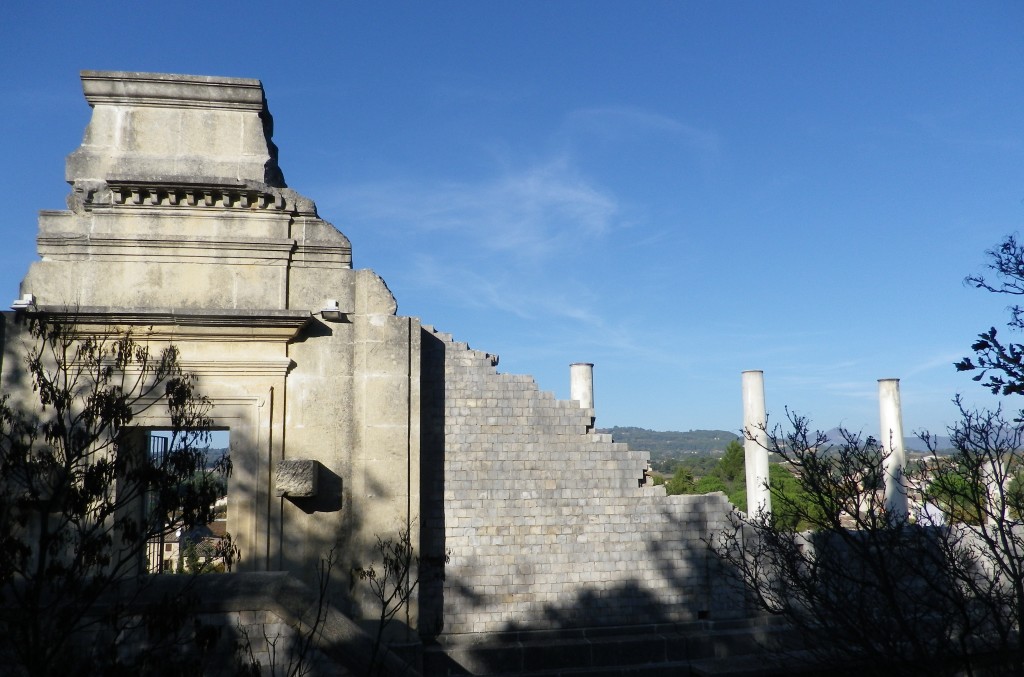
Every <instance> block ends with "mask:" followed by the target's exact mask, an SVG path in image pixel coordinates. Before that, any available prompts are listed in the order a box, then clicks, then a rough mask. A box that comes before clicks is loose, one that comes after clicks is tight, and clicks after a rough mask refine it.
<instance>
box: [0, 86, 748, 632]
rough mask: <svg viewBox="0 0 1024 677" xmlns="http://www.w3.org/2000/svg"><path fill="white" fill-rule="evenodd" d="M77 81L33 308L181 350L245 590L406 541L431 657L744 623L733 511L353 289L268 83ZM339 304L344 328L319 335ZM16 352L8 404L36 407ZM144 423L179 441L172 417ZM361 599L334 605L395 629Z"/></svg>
mask: <svg viewBox="0 0 1024 677" xmlns="http://www.w3.org/2000/svg"><path fill="white" fill-rule="evenodd" d="M82 77H83V85H84V88H85V92H86V97H87V99H88V101H89V104H90V105H91V106H93V116H92V120H91V121H90V123H89V127H88V129H87V130H86V134H85V138H84V140H83V143H82V147H81V148H80V149H78V150H76V151H75V152H73V153H72V154H71V155H70V156H69V158H68V162H67V178H68V180H69V182H70V183H71V184H72V194H71V196H70V197H69V199H68V207H69V208H68V209H67V210H64V211H59V212H58V211H51V212H43V213H42V214H41V216H40V232H39V238H38V243H39V244H38V248H39V254H40V257H41V260H40V261H37V262H35V263H33V264H32V265H31V267H30V269H29V272H28V274H27V275H26V276H25V278H24V280H23V282H22V288H21V293H22V294H33V295H34V298H35V300H36V303H37V304H38V307H39V308H41V309H43V310H45V311H48V312H57V313H60V312H65V311H69V313H70V315H72V316H75V317H76V319H77V321H78V322H79V323H82V324H85V325H88V326H89V327H93V328H94V329H96V328H103V329H102V330H103V331H106V330H109V327H108V326H107V325H111V326H114V327H119V328H125V327H128V328H132V330H133V331H134V332H135V333H136V335H137V336H141V337H144V338H145V339H146V340H147V341H149V342H150V344H151V348H153V349H158V348H159V347H161V346H163V345H166V344H168V343H170V342H173V343H174V344H175V345H176V346H177V348H178V350H179V351H180V355H181V361H182V363H183V364H184V366H185V367H186V369H188V370H189V371H191V372H193V373H194V374H195V375H196V376H197V379H198V388H199V390H200V392H202V393H203V394H204V395H206V396H208V397H209V398H210V401H211V402H212V404H213V405H214V406H213V409H212V410H211V416H212V418H213V423H214V425H215V426H216V427H219V428H227V429H230V431H231V453H232V459H233V465H234V471H233V474H232V477H231V479H230V485H229V512H228V531H229V532H230V533H231V534H232V537H233V541H234V543H236V544H237V545H238V546H239V548H241V550H242V559H241V564H240V567H241V568H242V569H247V570H257V571H259V570H263V571H266V570H286V571H290V572H291V573H292V575H294V576H297V577H300V578H305V579H306V580H307V581H308V582H312V581H310V578H311V576H312V575H313V574H312V572H314V571H315V566H313V565H314V564H315V563H316V562H319V561H320V559H321V558H322V557H323V556H324V555H325V554H326V553H327V552H328V551H330V550H331V549H332V548H335V550H334V552H335V553H336V554H337V555H338V562H337V564H336V570H337V571H348V570H350V569H351V568H352V567H353V566H357V565H359V566H365V565H368V564H371V563H373V558H374V557H375V556H376V555H375V549H374V545H375V543H376V541H377V537H381V538H385V539H387V538H392V539H393V538H395V537H396V536H397V534H398V533H399V532H401V531H403V530H410V532H411V544H412V546H413V548H414V550H415V551H416V552H417V553H421V554H422V555H423V559H422V560H421V566H420V571H419V573H420V576H421V579H420V586H419V588H418V590H419V599H418V600H415V601H414V604H413V608H412V609H410V614H409V616H408V619H409V623H410V624H411V625H412V626H413V627H415V628H417V629H418V630H419V631H420V632H421V633H422V634H423V635H432V634H435V633H436V632H438V631H440V629H441V627H442V626H443V628H444V632H445V633H448V634H450V635H451V634H459V633H483V632H495V631H509V630H516V629H521V628H532V629H544V628H554V627H561V628H567V627H581V626H583V627H585V626H594V625H611V624H638V623H650V622H652V621H655V620H664V621H666V622H669V621H672V622H675V621H687V620H692V619H708V618H710V619H716V618H723V617H728V616H729V615H730V614H733V615H735V614H736V613H737V612H738V610H739V609H740V608H741V606H740V604H739V602H738V598H737V596H736V594H735V589H734V588H732V587H730V585H729V583H728V580H727V578H726V577H723V576H722V572H721V570H720V567H719V566H718V565H717V563H716V562H715V561H713V560H712V559H710V556H709V553H708V551H707V549H706V547H705V546H704V543H703V542H702V540H701V539H702V538H703V537H705V536H706V535H707V534H708V533H709V532H712V531H714V530H716V529H719V528H723V527H725V526H726V525H727V514H728V511H729V509H730V507H731V506H729V504H728V502H727V501H726V499H725V497H724V496H722V495H709V496H703V497H681V496H668V497H667V496H665V495H664V491H663V490H662V489H660V488H652V487H647V486H645V485H644V470H645V468H646V465H647V460H648V457H647V455H646V453H644V452H635V451H630V450H629V449H628V447H626V446H625V445H622V444H616V443H613V442H612V440H611V439H610V437H609V436H607V435H598V434H593V433H592V432H591V430H592V425H593V417H594V411H593V409H592V408H590V407H588V406H583V407H581V406H580V402H578V401H559V400H556V399H555V398H554V396H553V395H552V394H551V393H547V392H542V391H540V390H539V389H538V388H537V385H536V383H534V381H533V379H532V378H530V377H529V376H525V375H512V374H501V373H498V372H497V370H496V369H495V366H496V362H497V360H496V358H495V356H493V355H490V354H488V353H486V352H483V351H479V350H471V349H469V347H468V346H467V345H466V344H465V343H459V342H455V341H454V340H453V339H452V337H451V336H450V335H447V334H440V333H437V332H434V331H433V330H424V329H423V328H421V326H420V322H419V320H418V319H417V318H412V317H399V316H397V315H396V313H397V304H396V301H395V298H394V296H393V295H392V294H391V292H390V290H389V289H388V287H387V285H386V284H385V283H384V281H383V280H382V279H381V278H380V277H378V276H377V275H376V274H374V273H373V272H372V271H366V270H361V271H356V270H352V249H351V243H350V242H349V240H348V238H347V237H345V235H343V234H342V233H340V232H339V231H338V230H337V229H335V228H334V226H332V225H331V224H329V223H327V222H325V221H323V220H322V219H320V218H319V216H318V214H317V211H316V207H315V205H314V204H313V202H312V201H311V200H309V199H308V198H305V197H303V196H302V195H300V194H298V193H297V192H295V191H293V190H291V189H289V188H286V187H285V185H284V181H283V178H282V176H281V174H280V170H279V169H278V167H277V162H276V150H275V149H274V146H273V143H272V141H271V131H272V130H271V125H270V116H269V112H268V110H267V107H266V103H265V100H264V97H263V90H262V87H261V86H260V84H259V82H258V81H257V80H243V79H236V78H210V77H198V76H171V75H153V74H140V73H99V72H92V71H86V72H84V73H83V75H82ZM327 299H334V300H337V301H338V303H339V307H340V308H343V309H345V321H344V322H324V321H322V318H321V317H320V316H319V312H320V309H321V308H323V307H324V303H325V301H326V300H327ZM97 330H99V329H97ZM14 334H15V332H8V333H7V335H6V336H4V344H5V345H4V348H5V351H6V353H0V354H4V355H5V357H4V359H3V361H2V362H0V368H2V373H0V381H2V384H0V385H2V391H3V392H4V393H5V394H7V393H10V394H11V395H12V397H19V396H23V397H25V398H26V399H29V398H31V397H32V395H31V392H30V384H26V383H24V381H23V374H20V372H19V366H20V365H21V364H22V362H21V360H20V358H19V356H18V355H17V354H16V353H17V351H18V350H19V348H18V346H19V345H20V343H18V342H17V340H16V338H15V337H14ZM22 371H23V370H22ZM19 378H20V379H22V380H21V381H19V380H18V379H19ZM19 393H20V395H19ZM592 396H593V393H592V391H591V392H590V393H588V395H587V397H586V398H585V399H586V401H587V402H588V403H589V402H590V401H592ZM581 399H584V398H581ZM136 423H137V425H139V426H142V427H152V428H160V427H166V426H167V425H168V421H166V420H165V419H162V418H161V417H160V415H158V414H157V413H155V409H154V410H150V411H149V412H148V413H146V414H143V415H140V416H139V417H138V418H137V419H136ZM284 459H289V460H287V461H285V460H284ZM292 459H302V460H292ZM342 479H343V480H344V481H342ZM318 483H319V484H320V486H317V484H318ZM275 496H287V497H288V498H289V499H293V500H288V501H281V500H275ZM448 555H450V558H451V559H450V562H449V563H448V565H447V567H446V574H447V575H446V576H440V575H438V574H439V573H440V572H439V571H438V570H437V569H436V567H438V566H440V565H439V564H438V563H439V562H443V561H444V559H445V557H446V556H448ZM432 567H433V568H432ZM342 578H344V577H338V579H339V580H338V581H335V583H334V588H335V589H334V591H333V593H332V594H333V595H335V596H336V598H337V599H339V600H344V606H345V608H346V609H347V610H348V612H349V613H351V614H353V615H354V616H363V617H365V618H368V619H372V618H375V617H376V616H377V614H378V613H379V607H378V606H376V605H378V604H379V602H378V601H377V600H376V599H375V598H373V596H372V595H370V594H369V593H368V591H367V590H366V589H365V588H363V587H359V586H357V588H356V589H355V592H352V591H350V590H349V589H348V586H347V585H346V583H347V581H344V582H342V581H341V580H340V579H342ZM415 602H418V605H419V607H420V608H421V609H422V610H423V612H424V613H420V612H419V610H418V609H417V608H416V606H417V604H416V603H415ZM420 618H422V619H424V622H422V623H421V622H420Z"/></svg>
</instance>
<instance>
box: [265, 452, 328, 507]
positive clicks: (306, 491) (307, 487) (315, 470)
mask: <svg viewBox="0 0 1024 677" xmlns="http://www.w3.org/2000/svg"><path fill="white" fill-rule="evenodd" d="M319 475H320V462H319V461H312V460H308V459H285V460H283V461H278V462H277V465H276V466H275V467H274V495H275V496H281V497H284V498H316V495H317V489H318V487H317V478H318V477H319Z"/></svg>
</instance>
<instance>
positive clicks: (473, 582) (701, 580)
mask: <svg viewBox="0 0 1024 677" xmlns="http://www.w3.org/2000/svg"><path fill="white" fill-rule="evenodd" d="M422 359H423V365H424V375H423V386H424V395H423V400H424V417H425V419H428V418H429V419H430V420H429V421H428V420H425V421H424V423H423V425H422V428H423V429H424V432H425V437H424V443H423V459H424V466H425V467H424V470H423V476H424V478H425V479H426V480H427V481H428V482H429V484H428V485H426V487H425V491H424V496H425V497H429V498H428V499H427V500H426V501H425V504H424V507H423V511H422V513H423V518H424V536H423V544H424V548H425V549H426V550H427V552H428V554H429V555H430V556H431V557H433V558H435V559H436V558H437V557H438V556H443V554H444V552H447V553H448V554H449V556H450V562H449V564H448V566H447V569H446V578H445V581H444V583H443V585H442V584H439V583H438V584H435V585H434V586H433V587H429V586H428V587H427V588H426V589H425V591H424V596H423V599H421V605H422V608H423V618H424V620H425V621H429V619H430V618H432V617H434V618H436V617H438V616H440V615H443V621H444V625H443V628H438V627H436V626H435V627H434V628H429V627H427V625H426V623H425V624H424V627H423V629H424V630H425V631H426V630H431V629H432V630H433V631H435V632H436V631H438V630H440V631H442V632H445V633H481V632H483V633H490V632H499V631H509V630H514V629H557V628H569V627H581V626H595V625H628V624H637V623H651V622H659V621H688V620H696V619H698V618H715V619H720V618H725V617H729V616H736V615H738V614H740V613H741V612H742V605H741V604H738V602H739V601H740V600H739V599H738V598H737V596H736V589H735V588H734V587H733V586H731V585H729V583H728V581H727V580H726V579H725V578H723V577H722V576H720V575H719V574H720V573H721V572H720V568H719V564H718V562H717V561H715V559H714V557H713V556H712V555H710V553H709V552H708V550H707V548H706V546H705V544H704V542H703V541H702V538H704V537H706V536H707V534H709V533H711V532H713V531H715V530H717V529H721V528H726V527H727V525H728V521H727V515H728V512H729V511H730V510H731V507H732V506H731V505H730V504H729V503H728V501H727V500H726V498H725V496H724V495H722V494H710V495H706V496H666V495H665V493H664V489H663V488H662V487H653V486H649V485H647V484H645V483H644V469H645V468H646V467H647V461H648V458H649V455H648V453H647V452H638V451H631V450H629V449H628V447H627V446H626V445H625V444H618V443H614V442H612V440H611V436H610V435H603V434H595V433H593V432H591V431H590V423H591V418H592V416H593V412H592V410H590V409H583V408H581V407H580V405H579V403H577V402H575V401H559V400H556V399H555V398H554V396H553V395H552V394H551V393H547V392H542V391H540V390H539V389H538V388H537V385H536V383H535V382H534V381H533V379H532V378H530V377H528V376H518V375H511V374H501V373H498V372H497V370H496V368H495V366H494V364H493V363H494V360H493V359H492V357H491V356H490V355H488V354H486V353H483V352H480V351H477V350H471V349H469V348H468V346H467V345H466V344H465V343H458V342H455V341H452V340H451V338H450V337H449V336H447V335H444V334H439V333H435V332H433V331H429V330H428V331H425V334H424V339H423V358H422ZM431 417H432V418H431ZM439 609H443V614H439V613H438V610H439Z"/></svg>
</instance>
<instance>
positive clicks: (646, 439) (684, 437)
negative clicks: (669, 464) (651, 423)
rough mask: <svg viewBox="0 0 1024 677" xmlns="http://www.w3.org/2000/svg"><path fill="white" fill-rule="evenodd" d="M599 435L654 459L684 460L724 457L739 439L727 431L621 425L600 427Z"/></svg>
mask: <svg viewBox="0 0 1024 677" xmlns="http://www.w3.org/2000/svg"><path fill="white" fill-rule="evenodd" d="M598 432H602V433H611V436H612V439H613V440H615V441H616V442H625V443H626V444H628V445H629V446H630V448H631V449H639V450H642V451H649V452H651V459H652V460H656V459H661V458H683V457H684V456H689V455H695V454H696V455H703V456H720V455H721V454H722V452H724V451H725V447H726V445H727V444H729V442H731V441H733V440H738V439H739V435H737V434H736V433H730V432H726V431H725V430H689V431H687V432H680V431H676V430H666V431H660V430H648V429H646V428H632V427H624V428H620V427H618V426H616V427H614V428H600V429H598Z"/></svg>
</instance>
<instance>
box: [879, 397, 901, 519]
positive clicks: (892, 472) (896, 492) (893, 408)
mask: <svg viewBox="0 0 1024 677" xmlns="http://www.w3.org/2000/svg"><path fill="white" fill-rule="evenodd" d="M878 411H879V419H880V420H881V426H880V437H879V441H880V443H881V445H882V449H883V451H884V453H885V454H886V457H885V461H884V463H883V466H882V467H883V470H884V472H885V511H886V513H887V514H888V515H890V516H891V517H892V519H894V520H904V519H906V518H907V482H906V479H905V477H904V474H905V473H906V470H907V453H906V450H905V449H904V448H903V408H902V406H901V405H900V380H899V379H898V378H880V379H878Z"/></svg>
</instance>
